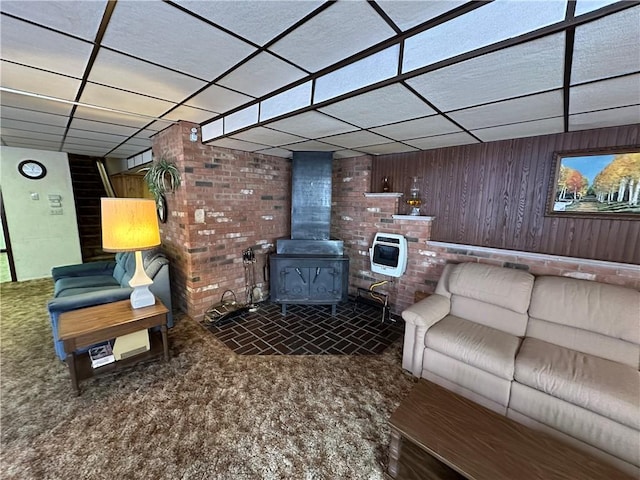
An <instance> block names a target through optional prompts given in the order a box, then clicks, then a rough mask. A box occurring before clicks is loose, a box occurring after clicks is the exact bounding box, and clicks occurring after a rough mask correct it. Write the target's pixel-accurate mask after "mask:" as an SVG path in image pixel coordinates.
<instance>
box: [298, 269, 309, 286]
mask: <svg viewBox="0 0 640 480" xmlns="http://www.w3.org/2000/svg"><path fill="white" fill-rule="evenodd" d="M296 272H297V273H298V275H300V278H301V279H302V283H304V284H305V285H306V284H307V281H306V280H305V279H304V275H302V270H300V269H299V268H298V267H296Z"/></svg>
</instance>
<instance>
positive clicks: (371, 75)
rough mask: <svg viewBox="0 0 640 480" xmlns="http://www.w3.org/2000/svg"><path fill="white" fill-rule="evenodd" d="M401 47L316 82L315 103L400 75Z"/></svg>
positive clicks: (397, 46)
mask: <svg viewBox="0 0 640 480" xmlns="http://www.w3.org/2000/svg"><path fill="white" fill-rule="evenodd" d="M399 55H400V46H399V45H394V46H392V47H390V48H387V49H385V50H382V51H381V52H378V53H374V54H373V55H369V56H368V57H366V58H363V59H362V60H359V61H357V62H354V63H351V64H349V65H347V66H346V67H342V68H340V69H338V70H335V71H333V72H331V73H328V74H326V75H323V76H322V77H320V78H318V79H317V80H316V87H315V91H314V94H313V103H320V102H323V101H325V100H328V99H330V98H334V97H337V96H339V95H342V94H344V93H347V92H352V91H354V90H357V89H358V88H362V87H366V86H367V85H372V84H374V83H377V82H381V81H382V80H386V79H388V78H391V77H394V76H395V75H397V74H398V60H399Z"/></svg>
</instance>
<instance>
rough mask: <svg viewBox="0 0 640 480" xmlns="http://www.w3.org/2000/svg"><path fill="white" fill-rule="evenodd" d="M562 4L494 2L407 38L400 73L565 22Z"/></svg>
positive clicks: (564, 6) (555, 2)
mask: <svg viewBox="0 0 640 480" xmlns="http://www.w3.org/2000/svg"><path fill="white" fill-rule="evenodd" d="M565 11H566V2H564V1H558V0H556V1H553V2H549V1H547V2H543V1H528V2H509V1H496V2H491V3H489V4H487V5H484V6H482V7H480V8H476V9H475V10H473V11H471V12H469V13H466V14H465V15H461V16H459V17H457V18H454V19H453V20H450V21H448V22H445V23H441V24H440V25H437V26H436V27H433V28H430V29H428V30H425V31H423V32H420V33H418V34H416V35H414V36H412V37H409V38H408V39H407V40H406V41H405V42H404V55H403V60H402V72H403V73H404V72H410V71H411V70H415V69H416V68H420V67H424V66H426V65H431V64H432V63H436V62H439V61H440V60H445V59H447V58H451V57H455V56H456V55H460V54H462V53H466V52H470V51H472V50H476V49H478V48H480V47H484V46H487V45H491V44H493V43H497V42H499V41H501V40H506V39H508V38H513V37H517V36H520V35H522V34H524V33H527V32H530V31H533V30H536V29H538V28H542V27H545V26H547V25H551V24H553V23H556V22H560V21H562V20H564V17H565Z"/></svg>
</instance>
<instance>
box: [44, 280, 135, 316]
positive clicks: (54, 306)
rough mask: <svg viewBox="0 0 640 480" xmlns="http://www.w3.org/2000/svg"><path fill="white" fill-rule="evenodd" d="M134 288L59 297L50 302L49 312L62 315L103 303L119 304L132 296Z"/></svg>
mask: <svg viewBox="0 0 640 480" xmlns="http://www.w3.org/2000/svg"><path fill="white" fill-rule="evenodd" d="M132 291H133V288H121V287H115V288H109V289H106V290H98V291H94V292H87V293H80V294H78V295H70V296H68V297H58V298H54V299H52V300H49V302H48V303H47V310H48V311H49V314H51V315H53V314H60V313H63V312H68V311H70V310H77V309H79V308H84V307H91V306H93V305H102V304H103V303H111V302H118V301H120V300H126V299H127V298H129V297H130V296H131V292H132Z"/></svg>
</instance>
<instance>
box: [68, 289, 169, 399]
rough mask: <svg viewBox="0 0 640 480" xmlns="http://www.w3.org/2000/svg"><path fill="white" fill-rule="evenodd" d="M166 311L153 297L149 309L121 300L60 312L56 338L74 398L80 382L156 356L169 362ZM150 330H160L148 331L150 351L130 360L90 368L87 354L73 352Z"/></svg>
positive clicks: (78, 392) (78, 390)
mask: <svg viewBox="0 0 640 480" xmlns="http://www.w3.org/2000/svg"><path fill="white" fill-rule="evenodd" d="M168 312H169V310H167V307H165V306H164V305H163V304H162V302H161V301H160V300H159V299H157V298H156V303H155V305H151V306H149V307H142V308H132V307H131V301H130V300H122V301H119V302H112V303H105V304H103V305H95V306H92V307H86V308H80V309H78V310H72V311H69V312H64V313H62V314H61V315H60V318H59V320H58V338H59V339H60V340H61V341H62V343H63V345H64V351H65V353H66V354H67V359H66V362H67V365H68V366H69V373H70V375H71V385H72V387H73V390H74V391H75V393H76V395H79V394H80V388H79V386H78V382H79V381H80V380H84V379H86V378H91V377H94V376H97V375H101V374H104V373H111V372H114V371H117V370H121V369H122V368H126V367H129V366H131V365H134V364H137V363H139V362H142V361H148V360H154V359H156V358H159V357H160V356H164V360H165V361H167V360H169V340H168V338H167V313H168ZM153 327H160V332H156V331H150V332H149V341H150V347H151V348H150V350H148V351H147V352H144V353H140V354H138V355H135V356H133V357H130V358H127V359H123V360H118V361H116V362H113V363H109V364H107V365H104V366H102V367H98V368H92V367H91V359H90V358H89V355H88V354H87V353H80V354H78V353H77V350H80V349H82V348H87V347H89V346H91V345H95V344H97V343H101V342H106V341H107V340H111V339H114V338H116V337H120V336H122V335H127V334H129V333H133V332H137V331H139V330H144V329H146V328H153Z"/></svg>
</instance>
